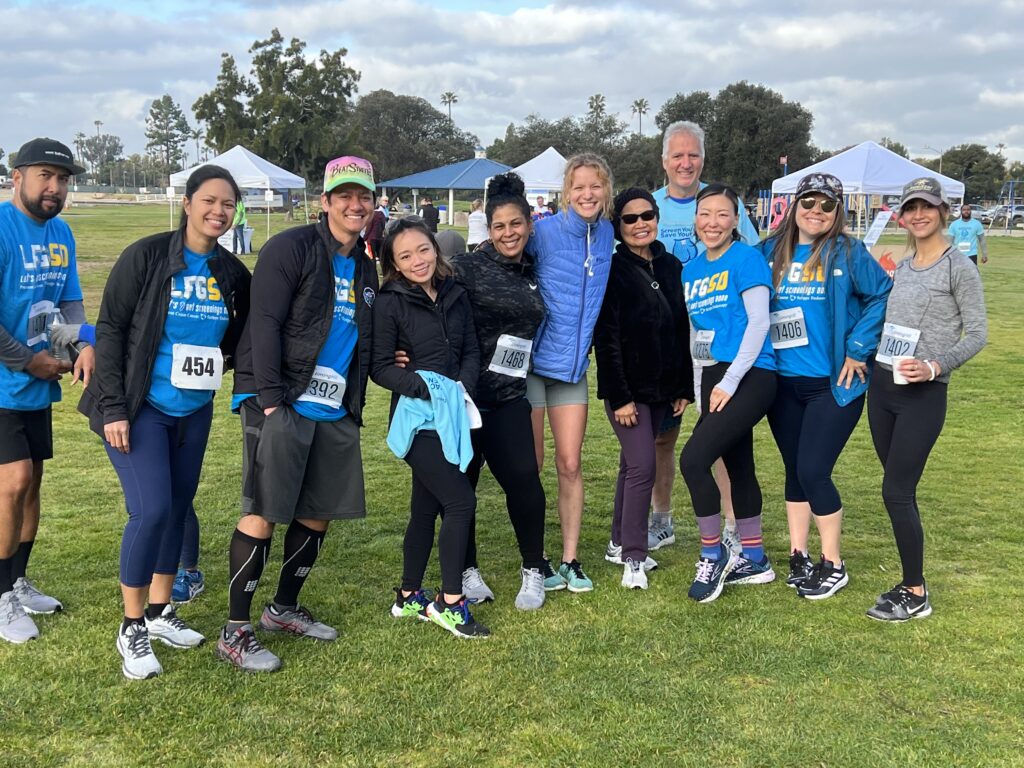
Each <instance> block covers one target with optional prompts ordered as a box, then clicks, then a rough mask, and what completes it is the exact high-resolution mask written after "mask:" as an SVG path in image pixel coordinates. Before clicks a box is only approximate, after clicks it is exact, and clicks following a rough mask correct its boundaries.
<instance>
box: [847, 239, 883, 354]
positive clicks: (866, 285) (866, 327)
mask: <svg viewBox="0 0 1024 768" xmlns="http://www.w3.org/2000/svg"><path fill="white" fill-rule="evenodd" d="M847 255H848V262H847V263H848V269H849V270H850V276H851V277H852V279H853V292H854V295H855V296H856V297H857V299H858V300H859V301H860V303H861V306H862V307H863V311H862V312H861V315H860V319H859V320H858V321H857V322H856V323H855V324H854V326H853V328H851V329H850V332H849V333H847V335H846V354H847V356H849V357H851V358H853V359H854V360H859V361H861V362H864V361H865V360H867V359H868V358H870V357H871V356H872V355H873V354H875V350H876V349H878V342H879V339H880V338H881V336H882V324H883V323H884V322H885V304H886V302H887V301H888V299H889V291H890V290H892V280H891V279H890V278H889V275H888V274H887V273H886V271H885V270H884V269H882V268H881V267H880V266H879V264H878V262H877V261H875V258H874V257H873V256H872V255H871V254H870V253H869V252H868V249H867V248H865V247H864V243H862V242H861V241H860V240H853V241H852V242H851V244H850V249H849V251H848V252H847Z"/></svg>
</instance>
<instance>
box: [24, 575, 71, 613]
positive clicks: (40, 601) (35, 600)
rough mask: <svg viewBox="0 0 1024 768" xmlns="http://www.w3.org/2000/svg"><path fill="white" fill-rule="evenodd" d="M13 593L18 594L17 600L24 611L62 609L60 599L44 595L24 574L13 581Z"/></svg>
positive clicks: (54, 611)
mask: <svg viewBox="0 0 1024 768" xmlns="http://www.w3.org/2000/svg"><path fill="white" fill-rule="evenodd" d="M14 594H16V595H17V596H18V602H19V603H21V607H22V608H24V609H25V613H56V612H57V611H62V610H64V606H63V605H61V602H60V600H58V599H57V598H55V597H50V596H49V595H44V594H43V593H42V592H40V591H39V590H38V589H36V585H35V584H33V583H32V582H31V581H29V580H28V579H26V578H25V577H24V576H22V577H21V578H20V579H18V580H17V581H16V582H14Z"/></svg>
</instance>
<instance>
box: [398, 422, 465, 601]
mask: <svg viewBox="0 0 1024 768" xmlns="http://www.w3.org/2000/svg"><path fill="white" fill-rule="evenodd" d="M405 463H406V464H408V465H409V466H410V467H412V495H411V498H410V500H409V526H408V527H407V528H406V529H405V543H404V545H403V555H404V561H403V565H402V589H404V590H407V591H412V590H417V589H419V588H420V587H422V586H423V573H424V571H426V569H427V561H428V560H429V559H430V551H431V550H432V549H433V547H434V522H435V521H436V520H437V517H438V515H440V516H441V533H440V534H439V535H438V537H437V549H438V552H439V554H440V560H441V589H442V590H443V591H444V592H447V593H448V594H451V595H461V594H462V566H463V564H464V563H465V561H466V543H467V541H468V540H469V526H470V523H471V522H472V520H473V515H474V514H476V493H475V492H474V491H473V486H472V485H471V484H470V482H469V478H468V477H466V475H464V474H463V473H462V472H460V471H459V468H458V467H457V466H456V465H454V464H452V463H451V462H449V461H448V460H447V459H446V458H445V457H444V451H443V450H442V448H441V439H440V438H439V437H438V436H437V433H436V432H433V431H426V432H420V433H419V434H417V435H416V437H414V438H413V441H412V446H411V447H410V448H409V452H408V453H407V454H406V455H405Z"/></svg>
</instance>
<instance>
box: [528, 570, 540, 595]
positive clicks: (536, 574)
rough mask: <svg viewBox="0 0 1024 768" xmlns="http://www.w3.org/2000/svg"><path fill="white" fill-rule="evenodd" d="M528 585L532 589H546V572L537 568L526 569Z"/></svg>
mask: <svg viewBox="0 0 1024 768" xmlns="http://www.w3.org/2000/svg"><path fill="white" fill-rule="evenodd" d="M526 581H527V587H529V588H530V589H538V590H539V589H544V574H543V573H541V572H540V571H538V570H537V569H536V568H529V569H527V571H526Z"/></svg>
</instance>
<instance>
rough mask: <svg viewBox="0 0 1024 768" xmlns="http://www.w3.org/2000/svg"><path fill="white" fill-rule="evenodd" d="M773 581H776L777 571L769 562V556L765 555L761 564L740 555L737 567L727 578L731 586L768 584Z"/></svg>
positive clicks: (726, 581) (726, 580)
mask: <svg viewBox="0 0 1024 768" xmlns="http://www.w3.org/2000/svg"><path fill="white" fill-rule="evenodd" d="M771 581H775V571H773V570H772V564H771V563H770V562H768V555H765V556H764V559H763V560H761V562H759V563H756V562H754V561H753V560H751V559H750V558H749V557H743V556H742V555H740V557H739V559H738V560H737V561H736V566H735V567H734V568H733V569H732V570H731V571H729V573H728V575H727V576H726V577H725V583H726V584H729V585H731V584H767V583H769V582H771Z"/></svg>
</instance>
